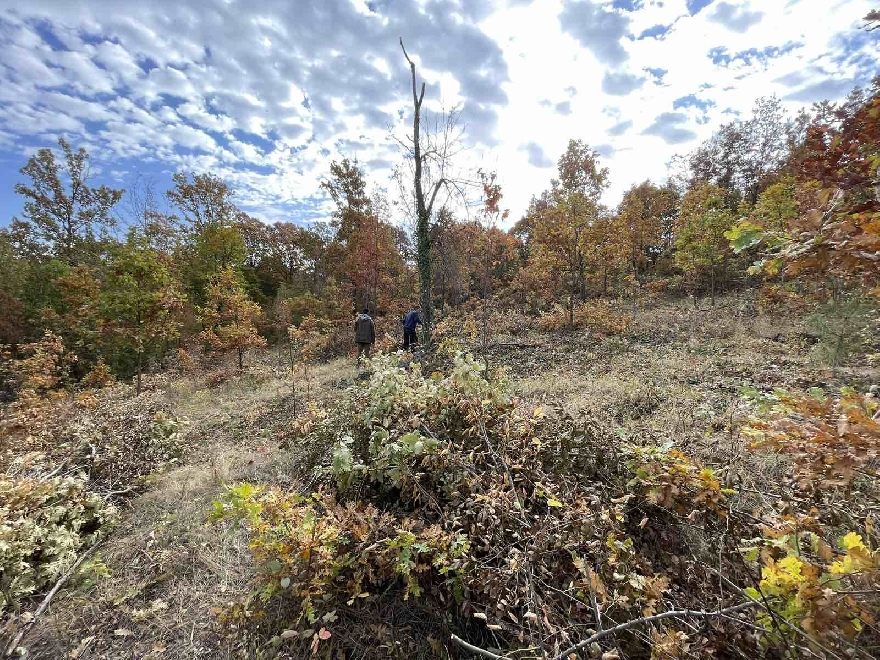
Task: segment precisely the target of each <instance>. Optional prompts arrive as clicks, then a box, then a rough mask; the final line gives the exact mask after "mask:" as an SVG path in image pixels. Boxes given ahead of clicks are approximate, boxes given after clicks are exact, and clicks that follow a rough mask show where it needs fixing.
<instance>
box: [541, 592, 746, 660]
mask: <svg viewBox="0 0 880 660" xmlns="http://www.w3.org/2000/svg"><path fill="white" fill-rule="evenodd" d="M759 606H760V603H756V602H751V603H740V604H739V605H733V606H732V607H725V608H724V609H723V610H715V611H714V612H706V611H705V610H672V611H670V612H663V613H662V614H655V615H654V616H646V617H643V618H641V619H633V620H632V621H627V622H626V623H621V624H620V625H619V626H614V627H613V628H608V629H606V630H603V631H601V632H597V633H596V634H595V635H591V636H590V637H587V639H585V640H583V641H582V642H578V643H577V644H575V645H574V646H572V647H571V648H570V649H567V650H566V651H563V652H562V653H560V654H559V655H557V656H556V658H555V660H567V659H568V657H569V656H570V655H573V654H576V653H577V652H578V651H580V650H581V649H583V648H586V647H587V646H589V645H590V644H592V643H593V642H598V641H599V640H600V639H603V638H605V637H608V636H610V635H615V634H617V633H619V632H623V631H624V630H629V629H630V628H636V627H638V626H641V625H644V624H648V623H654V622H656V621H662V620H663V619H672V618H684V617H697V618H707V617H712V616H725V615H728V614H733V613H734V612H742V611H743V610H748V609H751V608H753V607H759Z"/></svg>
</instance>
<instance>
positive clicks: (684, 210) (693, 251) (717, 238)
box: [675, 183, 733, 305]
mask: <svg viewBox="0 0 880 660" xmlns="http://www.w3.org/2000/svg"><path fill="white" fill-rule="evenodd" d="M732 224H733V214H732V213H731V211H730V210H729V209H728V208H726V206H725V202H724V191H723V190H722V189H721V188H719V187H718V186H714V185H712V184H709V183H706V184H703V185H701V186H699V187H697V188H694V189H692V190H689V191H688V192H687V193H686V194H685V196H684V197H683V198H682V200H681V211H680V213H679V216H678V222H677V223H676V225H675V248H676V253H675V262H676V264H677V265H678V266H679V267H680V268H681V269H682V270H684V271H685V273H687V274H688V275H690V276H691V277H692V278H694V279H696V278H698V277H699V276H700V274H701V273H702V272H704V271H706V270H708V273H709V288H710V295H711V297H712V304H713V305H714V304H715V278H716V271H717V268H718V266H720V265H721V264H722V263H724V260H725V258H726V256H727V241H726V240H725V235H724V234H725V232H726V231H727V230H729V229H730V227H731V225H732ZM694 301H695V302H696V298H694Z"/></svg>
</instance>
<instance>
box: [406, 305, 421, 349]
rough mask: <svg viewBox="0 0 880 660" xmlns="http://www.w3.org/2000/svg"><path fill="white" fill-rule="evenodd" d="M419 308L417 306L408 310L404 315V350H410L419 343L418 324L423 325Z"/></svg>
mask: <svg viewBox="0 0 880 660" xmlns="http://www.w3.org/2000/svg"><path fill="white" fill-rule="evenodd" d="M419 311H420V310H419V308H418V307H415V308H413V309H411V310H410V311H409V312H407V314H406V316H404V317H403V319H402V323H403V350H405V351H408V350H410V348H412V347H413V346H414V345H415V344H418V343H419V336H418V335H417V334H416V326H419V325H422V317H421V315H420V314H419Z"/></svg>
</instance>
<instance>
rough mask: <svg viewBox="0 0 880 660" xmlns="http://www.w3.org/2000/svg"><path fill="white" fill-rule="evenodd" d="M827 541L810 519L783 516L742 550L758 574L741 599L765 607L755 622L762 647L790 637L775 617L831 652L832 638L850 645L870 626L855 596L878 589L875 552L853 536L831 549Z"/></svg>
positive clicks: (879, 564) (879, 556) (878, 553)
mask: <svg viewBox="0 0 880 660" xmlns="http://www.w3.org/2000/svg"><path fill="white" fill-rule="evenodd" d="M826 536H827V534H826V531H825V530H824V529H823V528H822V526H821V525H820V524H819V523H818V521H817V519H816V518H815V517H813V516H792V515H787V516H784V517H783V518H782V519H781V520H779V521H776V523H775V525H773V526H765V527H764V528H763V529H762V536H761V537H759V538H756V539H752V540H750V541H749V542H747V543H746V545H744V546H743V547H742V548H741V551H742V552H743V553H744V555H745V557H746V559H747V560H748V561H751V562H754V563H756V564H758V565H759V566H760V569H761V579H760V582H759V583H758V585H757V587H749V588H747V589H746V593H747V594H748V595H749V596H750V597H752V598H754V599H755V600H762V601H763V602H766V603H767V604H768V605H769V606H770V611H762V612H760V613H759V614H758V617H757V620H758V622H759V623H760V624H761V625H762V626H763V627H764V628H765V630H766V635H765V641H766V642H773V641H782V639H783V637H784V636H785V635H786V634H788V633H790V632H791V630H790V629H789V628H786V627H785V626H784V625H783V626H780V625H779V623H778V621H774V617H778V618H780V619H782V620H783V621H785V622H787V623H790V624H794V625H797V626H799V627H801V628H803V629H804V630H806V631H807V632H808V633H809V634H810V635H813V636H815V637H818V638H819V639H821V640H822V641H823V643H825V644H829V645H831V646H838V643H837V640H836V637H837V635H840V634H842V635H843V636H844V637H846V638H849V639H852V638H854V637H855V636H856V634H858V633H859V632H860V631H861V630H862V629H863V627H864V626H865V625H874V623H875V621H874V616H873V615H872V613H871V609H872V608H870V607H866V606H865V605H864V604H863V603H862V602H859V600H860V599H859V598H858V597H857V596H858V595H859V594H864V592H865V590H876V589H877V588H878V587H880V550H874V551H872V550H871V549H870V548H869V547H868V546H867V545H866V544H865V542H864V539H863V536H862V535H861V534H857V533H855V532H848V533H847V534H844V535H842V536H840V537H839V538H838V539H837V541H836V543H829V542H828V539H827V538H826ZM835 545H836V546H837V549H835V548H834V546H835Z"/></svg>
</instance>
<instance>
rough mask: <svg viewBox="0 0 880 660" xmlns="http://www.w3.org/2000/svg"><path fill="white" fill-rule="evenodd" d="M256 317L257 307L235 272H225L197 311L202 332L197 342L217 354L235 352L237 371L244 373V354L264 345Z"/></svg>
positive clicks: (214, 278)
mask: <svg viewBox="0 0 880 660" xmlns="http://www.w3.org/2000/svg"><path fill="white" fill-rule="evenodd" d="M259 316H260V306H259V305H257V304H256V303H255V302H253V301H252V300H251V299H250V298H248V296H247V293H246V292H245V290H244V287H243V286H242V285H241V282H240V280H239V279H238V276H237V275H236V273H235V271H234V270H233V269H232V268H226V269H224V270H221V271H220V272H219V273H217V274H216V275H214V276H213V277H212V278H211V281H210V284H209V285H208V292H207V302H206V304H205V306H204V307H202V308H201V309H200V320H201V323H202V327H203V328H204V330H202V332H201V334H200V335H199V338H200V339H201V340H202V341H203V342H204V343H205V345H206V346H208V347H209V348H210V349H211V350H214V351H217V352H219V353H225V352H228V351H232V350H234V351H237V352H238V368H239V369H243V368H244V352H245V350H246V349H248V348H252V347H257V346H265V345H266V339H265V338H264V337H261V336H260V334H259V333H258V332H257V327H256V325H255V321H256V320H257V318H259Z"/></svg>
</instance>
